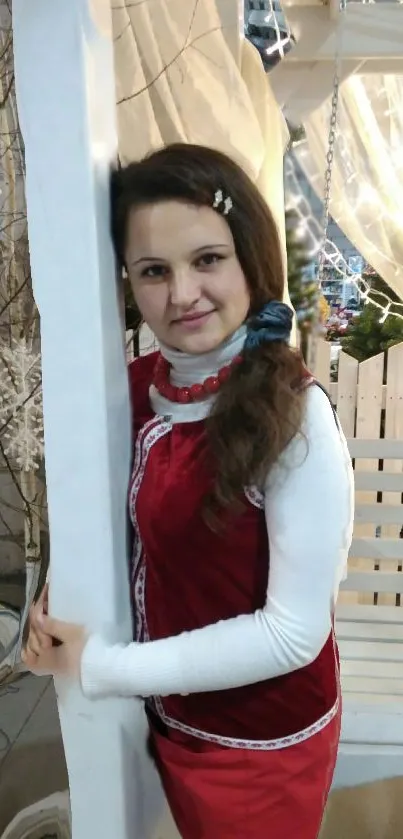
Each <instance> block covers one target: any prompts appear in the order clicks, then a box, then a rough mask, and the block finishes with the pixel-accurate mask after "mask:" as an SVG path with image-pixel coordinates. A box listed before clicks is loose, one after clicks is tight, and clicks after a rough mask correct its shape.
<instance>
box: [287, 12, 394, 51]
mask: <svg viewBox="0 0 403 839" xmlns="http://www.w3.org/2000/svg"><path fill="white" fill-rule="evenodd" d="M329 8H330V7H326V6H323V5H316V4H315V3H311V2H310V4H309V5H305V4H300V3H298V4H295V5H286V6H285V12H286V17H287V21H288V23H289V26H290V28H291V31H292V33H293V35H294V37H295V38H296V41H297V43H296V45H295V47H294V48H293V49H292V50H291V51H290V53H289V55H288V56H287V58H286V59H285V61H287V62H293V63H296V62H301V61H312V58H314V59H315V61H333V60H334V55H335V50H336V32H337V26H336V20H335V19H334V17H333V16H332V14H330V13H329ZM345 16H346V18H345V22H344V36H343V56H344V57H345V58H346V59H348V60H354V61H356V60H358V61H359V60H362V59H379V58H388V59H392V58H403V9H402V6H401V4H399V3H374V4H370V5H367V4H362V3H352V4H348V6H347V11H346V12H345ZM282 63H283V62H282Z"/></svg>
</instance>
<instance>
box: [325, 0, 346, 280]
mask: <svg viewBox="0 0 403 839" xmlns="http://www.w3.org/2000/svg"><path fill="white" fill-rule="evenodd" d="M346 7H347V0H340V14H344V13H345V11H346ZM343 23H344V19H342V20H340V21H339V22H338V26H337V40H336V60H335V67H334V76H333V93H332V102H331V112H330V125H329V135H328V148H327V155H326V171H325V183H324V194H323V216H322V242H321V248H320V253H319V270H318V282H319V287H320V286H321V285H322V279H323V269H324V267H325V261H326V242H327V233H328V229H329V220H330V197H331V191H332V177H333V163H334V152H335V145H336V132H337V116H338V110H339V93H340V84H341V78H340V75H341V63H342V43H343V40H342V39H343Z"/></svg>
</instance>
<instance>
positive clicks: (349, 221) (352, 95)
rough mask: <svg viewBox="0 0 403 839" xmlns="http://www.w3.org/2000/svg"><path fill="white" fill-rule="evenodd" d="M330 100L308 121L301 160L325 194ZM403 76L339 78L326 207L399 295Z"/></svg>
mask: <svg viewBox="0 0 403 839" xmlns="http://www.w3.org/2000/svg"><path fill="white" fill-rule="evenodd" d="M329 118H330V104H329V103H326V104H325V105H323V106H322V107H321V108H319V109H318V110H317V111H315V112H314V113H313V114H312V115H311V116H310V117H309V118H308V120H307V121H306V123H305V128H306V133H307V139H308V144H307V146H306V147H301V148H300V150H299V152H298V156H299V160H300V163H301V165H302V167H303V169H304V171H305V173H306V174H307V176H308V178H309V180H310V181H311V183H312V185H313V187H314V188H315V190H316V191H317V193H318V195H319V196H321V195H323V180H324V178H323V173H324V170H325V165H326V164H325V156H326V152H327V136H328V131H329ZM402 195H403V76H401V75H387V76H383V75H375V74H367V75H353V76H351V77H350V78H349V79H348V80H347V81H346V82H344V84H343V85H342V88H341V92H340V103H339V114H338V137H337V143H336V152H335V160H334V169H333V182H332V201H331V213H332V216H333V217H334V219H335V220H336V222H337V223H338V225H339V226H340V228H341V229H342V230H343V232H344V233H345V234H346V236H347V237H348V238H349V239H350V241H351V242H352V243H353V244H354V245H355V247H356V248H357V249H358V251H359V252H360V253H361V254H362V256H363V257H364V258H365V259H366V260H367V261H368V262H369V264H370V265H372V267H373V268H374V269H375V270H376V271H377V272H378V273H379V274H380V275H381V276H382V277H383V278H384V280H385V281H386V282H387V283H388V285H389V286H390V287H391V288H392V289H393V291H395V292H396V294H397V295H399V297H400V298H401V299H403V208H402Z"/></svg>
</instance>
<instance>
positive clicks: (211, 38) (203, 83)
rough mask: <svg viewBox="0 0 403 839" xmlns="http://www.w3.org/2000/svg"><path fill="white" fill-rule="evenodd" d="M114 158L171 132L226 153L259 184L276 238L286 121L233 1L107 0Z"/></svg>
mask: <svg viewBox="0 0 403 839" xmlns="http://www.w3.org/2000/svg"><path fill="white" fill-rule="evenodd" d="M112 9H113V28H114V44H115V58H116V76H117V102H118V126H119V143H120V153H121V157H122V159H123V160H124V161H125V162H127V161H130V160H133V159H138V158H140V157H142V156H143V155H144V154H146V153H147V152H148V151H150V149H154V148H158V147H159V146H161V145H163V144H165V143H171V142H175V141H178V140H181V141H185V142H195V143H201V144H204V145H208V146H213V147H215V148H218V149H220V150H222V151H225V152H227V153H228V154H230V155H231V156H232V157H234V158H235V159H236V160H238V162H240V163H241V164H242V165H243V166H244V168H245V169H246V170H247V171H248V172H249V174H250V175H251V176H252V178H253V179H254V180H255V182H256V183H257V184H258V185H259V187H260V189H261V190H262V192H263V194H264V195H265V197H266V199H267V201H268V203H269V205H270V207H271V209H272V212H273V214H274V216H275V218H276V221H277V224H278V226H279V230H280V233H281V237H282V241H283V243H284V192H283V151H284V145H285V142H286V139H287V129H286V127H285V122H284V119H283V116H282V113H281V111H280V109H279V107H278V105H277V103H276V101H275V99H274V96H273V94H272V92H271V89H270V86H269V83H268V79H267V77H266V74H265V72H264V70H263V67H262V63H261V60H260V57H259V55H258V53H257V52H256V51H255V49H254V47H252V46H251V44H250V43H249V42H247V41H246V40H245V39H244V38H243V35H242V33H241V30H240V25H239V2H238V0H226V2H225V3H224V2H215V0H187V2H186V3H185V2H184V0H137V1H136V2H134V0H112Z"/></svg>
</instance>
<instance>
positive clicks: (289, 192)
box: [285, 154, 403, 323]
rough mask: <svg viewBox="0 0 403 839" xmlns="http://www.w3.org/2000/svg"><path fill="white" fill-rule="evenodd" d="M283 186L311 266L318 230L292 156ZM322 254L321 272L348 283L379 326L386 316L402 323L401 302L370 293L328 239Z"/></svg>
mask: <svg viewBox="0 0 403 839" xmlns="http://www.w3.org/2000/svg"><path fill="white" fill-rule="evenodd" d="M285 185H286V208H287V210H291V211H292V212H293V213H294V214H295V216H296V218H297V220H298V227H297V231H298V233H299V235H300V237H301V239H302V240H303V241H304V243H305V245H306V249H307V253H308V256H309V257H310V258H311V259H312V262H317V261H318V260H319V254H320V250H321V239H322V230H321V226H320V222H319V221H318V219H317V218H316V217H315V215H314V214H313V212H312V207H311V205H310V203H309V201H308V198H307V197H306V195H304V193H303V191H302V186H301V182H300V180H299V178H298V176H297V170H296V167H295V164H294V161H293V158H292V154H288V155H287V156H286V159H285ZM323 253H324V264H325V268H327V269H328V270H329V271H331V272H332V273H333V274H334V275H336V276H338V277H339V278H340V280H341V281H342V282H347V283H352V284H353V285H354V286H355V287H356V289H357V291H358V293H359V295H360V298H361V301H362V302H363V303H364V304H368V303H371V304H372V305H373V306H375V307H376V308H377V309H379V314H380V318H379V320H380V322H381V323H384V322H385V321H386V319H387V318H388V317H390V316H394V317H398V318H401V319H402V320H403V302H401V303H400V302H395V301H394V300H392V298H391V297H389V296H388V295H387V294H385V293H383V292H380V291H379V292H378V291H375V290H373V289H372V288H371V284H370V282H368V279H367V276H368V274H366V272H364V271H363V272H356V271H354V270H353V269H352V267H351V266H350V265H349V264H348V263H347V261H346V259H345V258H344V256H343V254H342V253H341V251H340V250H339V248H338V247H337V245H336V244H335V243H334V242H332V241H331V240H330V239H329V238H327V239H326V241H325V243H324V246H323Z"/></svg>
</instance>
